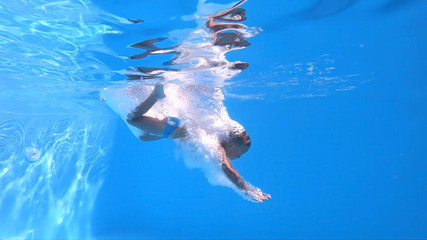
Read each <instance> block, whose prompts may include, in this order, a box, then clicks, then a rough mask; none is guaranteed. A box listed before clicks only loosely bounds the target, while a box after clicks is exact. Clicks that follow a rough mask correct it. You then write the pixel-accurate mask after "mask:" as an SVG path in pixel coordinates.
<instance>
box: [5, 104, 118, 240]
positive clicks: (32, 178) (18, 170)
mask: <svg viewBox="0 0 427 240" xmlns="http://www.w3.org/2000/svg"><path fill="white" fill-rule="evenodd" d="M113 128H114V126H113V124H112V122H111V121H106V119H105V118H104V117H102V116H96V115H95V116H85V115H83V114H82V115H78V114H70V115H65V114H62V115H59V114H44V115H43V114H37V115H35V114H17V113H1V112H0V146H1V147H2V149H1V154H0V169H2V170H1V172H0V189H1V192H0V212H1V215H0V223H1V224H0V236H1V237H2V238H4V237H5V238H10V237H19V238H21V237H22V238H25V239H26V238H29V239H31V238H35V239H37V238H73V237H79V238H87V237H90V231H89V229H90V225H89V219H90V213H91V209H92V205H93V202H94V200H95V197H96V193H97V192H98V190H99V188H100V186H101V184H102V178H101V175H102V172H103V171H104V169H105V161H106V155H107V152H108V149H109V144H110V138H111V134H108V133H109V132H112V129H113ZM11 133H12V134H11ZM28 155H29V156H28ZM28 158H29V159H28ZM28 160H29V161H28Z"/></svg>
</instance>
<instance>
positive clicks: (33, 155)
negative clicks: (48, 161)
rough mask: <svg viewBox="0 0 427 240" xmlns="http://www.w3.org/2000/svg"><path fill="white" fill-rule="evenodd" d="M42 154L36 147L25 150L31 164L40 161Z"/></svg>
mask: <svg viewBox="0 0 427 240" xmlns="http://www.w3.org/2000/svg"><path fill="white" fill-rule="evenodd" d="M41 154H42V153H41V152H40V150H38V149H37V148H35V147H30V148H27V149H26V150H25V155H26V157H27V159H28V160H29V161H30V162H35V161H37V160H39V158H40V156H41Z"/></svg>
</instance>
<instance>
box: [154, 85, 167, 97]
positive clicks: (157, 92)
mask: <svg viewBox="0 0 427 240" xmlns="http://www.w3.org/2000/svg"><path fill="white" fill-rule="evenodd" d="M153 93H154V96H155V97H156V98H157V99H161V98H165V97H166V95H165V91H164V89H163V84H161V83H157V84H156V86H154V91H153Z"/></svg>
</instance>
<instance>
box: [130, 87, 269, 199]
mask: <svg viewBox="0 0 427 240" xmlns="http://www.w3.org/2000/svg"><path fill="white" fill-rule="evenodd" d="M164 97H166V95H165V93H164V90H163V85H161V84H157V85H155V87H154V90H153V92H152V93H151V94H150V95H149V96H148V98H147V99H146V100H145V101H144V102H142V103H141V104H139V105H138V106H137V107H136V108H135V109H134V110H133V111H132V112H131V113H129V114H128V116H127V119H126V121H127V122H128V123H129V124H130V125H132V126H135V127H137V128H139V129H141V130H143V132H144V134H143V135H141V136H140V137H139V139H141V140H142V141H154V140H159V139H162V138H172V139H179V138H183V137H186V136H187V131H186V129H185V128H184V127H182V126H180V125H179V119H177V118H173V117H167V118H164V119H162V120H159V119H157V118H152V117H148V116H144V114H145V113H146V112H147V111H148V110H150V109H151V107H153V105H154V104H155V103H156V102H157V101H158V100H159V99H162V98H164ZM250 145H251V140H250V138H249V136H248V134H247V133H246V131H242V132H240V133H232V134H231V135H230V137H229V138H228V139H227V140H224V141H222V142H218V149H219V150H220V152H221V159H219V160H220V162H221V165H222V170H223V171H224V173H225V175H226V176H227V177H228V178H229V179H230V181H231V182H232V183H233V184H234V185H235V186H236V187H237V188H239V189H240V190H241V191H243V192H244V193H245V194H246V195H247V196H248V197H250V198H251V199H253V200H254V201H257V202H263V201H265V200H268V199H271V196H270V195H269V194H266V193H262V192H261V191H257V190H255V189H254V188H253V187H252V186H251V185H250V184H249V183H247V182H246V181H245V180H243V178H242V177H241V176H240V174H239V173H238V172H237V171H236V170H235V169H234V168H233V166H232V165H231V160H234V159H237V158H240V156H241V155H242V154H244V153H246V152H247V151H248V150H249V147H250Z"/></svg>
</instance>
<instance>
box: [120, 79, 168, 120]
mask: <svg viewBox="0 0 427 240" xmlns="http://www.w3.org/2000/svg"><path fill="white" fill-rule="evenodd" d="M164 97H166V95H165V93H164V90H163V85H161V84H156V86H155V87H154V90H153V92H152V93H151V94H150V96H148V98H147V99H145V101H143V102H142V103H140V104H139V105H138V106H137V107H136V108H135V109H134V110H133V111H131V112H130V113H129V114H128V116H127V121H128V122H129V121H133V120H135V119H137V118H139V117H141V116H142V115H144V114H145V113H146V112H148V110H150V109H151V108H152V107H153V105H154V104H156V102H157V100H159V99H161V98H164Z"/></svg>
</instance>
